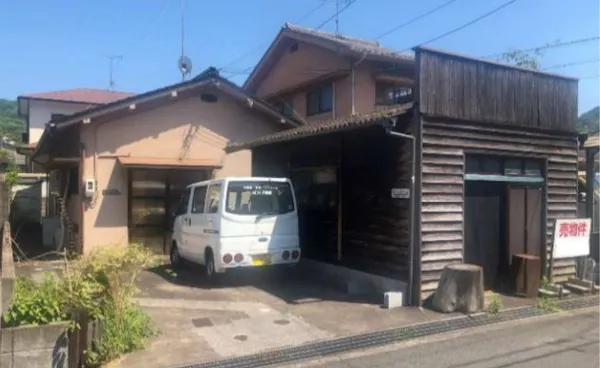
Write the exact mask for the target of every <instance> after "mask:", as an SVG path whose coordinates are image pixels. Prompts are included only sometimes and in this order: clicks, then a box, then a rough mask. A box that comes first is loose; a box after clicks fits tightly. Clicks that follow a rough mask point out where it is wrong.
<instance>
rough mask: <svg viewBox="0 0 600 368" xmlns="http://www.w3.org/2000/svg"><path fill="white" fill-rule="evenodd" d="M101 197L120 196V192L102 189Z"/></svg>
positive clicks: (112, 189)
mask: <svg viewBox="0 0 600 368" xmlns="http://www.w3.org/2000/svg"><path fill="white" fill-rule="evenodd" d="M102 195H103V196H115V195H121V191H120V190H118V189H114V188H110V189H104V190H103V191H102Z"/></svg>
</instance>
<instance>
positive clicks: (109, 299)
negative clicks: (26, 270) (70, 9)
mask: <svg viewBox="0 0 600 368" xmlns="http://www.w3.org/2000/svg"><path fill="white" fill-rule="evenodd" d="M151 262H152V255H151V253H150V252H149V251H148V250H147V249H146V248H144V247H143V246H140V245H136V244H132V245H130V246H127V247H124V246H118V245H115V246H103V247H98V248H97V249H96V250H94V251H93V252H92V253H91V254H89V255H85V256H83V257H80V258H79V259H77V260H75V261H73V262H69V263H66V264H65V270H64V273H63V275H62V277H61V278H57V277H55V276H54V275H53V274H51V273H47V274H45V275H44V279H43V281H42V282H41V283H36V282H35V281H33V280H32V279H31V278H19V279H18V280H17V283H16V287H15V294H14V297H13V300H12V304H11V307H10V309H9V310H8V312H7V313H5V315H4V319H5V322H6V323H7V324H8V325H10V326H19V325H40V324H47V323H51V322H57V321H67V320H69V315H70V313H71V312H72V311H76V310H82V309H83V310H85V311H87V312H88V313H89V315H90V317H91V318H92V319H94V320H97V321H100V323H101V324H102V326H103V329H102V331H103V333H102V335H101V337H100V340H99V341H98V342H97V343H96V344H95V346H94V348H93V349H92V351H88V352H86V357H87V360H88V361H89V363H90V365H98V364H100V363H105V362H108V361H110V360H112V359H115V358H117V357H118V356H120V355H121V354H124V353H128V352H131V351H133V350H136V349H140V348H142V347H143V344H144V340H145V339H146V338H147V337H150V336H152V334H153V330H152V323H151V319H150V317H149V316H148V315H147V314H146V313H144V311H142V310H141V309H140V308H139V307H138V306H137V305H135V304H134V303H132V301H131V298H132V297H133V295H134V293H135V290H136V289H135V284H136V281H137V276H138V275H139V273H140V272H141V271H142V270H143V269H144V268H145V267H147V266H148V265H149V264H150V263H151Z"/></svg>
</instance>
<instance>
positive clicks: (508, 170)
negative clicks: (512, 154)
mask: <svg viewBox="0 0 600 368" xmlns="http://www.w3.org/2000/svg"><path fill="white" fill-rule="evenodd" d="M522 163H523V161H522V160H521V159H518V158H511V159H508V160H506V161H505V163H504V175H523V170H522Z"/></svg>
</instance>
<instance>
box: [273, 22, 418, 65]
mask: <svg viewBox="0 0 600 368" xmlns="http://www.w3.org/2000/svg"><path fill="white" fill-rule="evenodd" d="M283 28H284V29H287V30H289V31H291V32H297V33H301V34H304V35H308V36H312V37H316V38H320V39H322V40H325V41H329V42H334V43H336V44H338V45H339V46H342V47H345V48H346V49H347V50H349V51H353V52H357V53H361V54H365V55H366V56H382V57H386V58H390V59H399V60H413V59H414V55H413V54H412V53H401V52H397V51H394V50H390V49H388V48H385V47H382V46H381V45H380V44H379V42H377V41H372V40H363V39H360V38H353V37H348V36H344V35H340V34H335V33H331V32H323V31H319V30H315V29H311V28H305V27H300V26H297V25H295V24H292V23H285V25H284V26H283Z"/></svg>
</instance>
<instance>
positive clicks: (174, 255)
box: [169, 243, 183, 268]
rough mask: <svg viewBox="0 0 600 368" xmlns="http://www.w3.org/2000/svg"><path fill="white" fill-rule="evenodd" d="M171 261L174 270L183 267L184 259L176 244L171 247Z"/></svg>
mask: <svg viewBox="0 0 600 368" xmlns="http://www.w3.org/2000/svg"><path fill="white" fill-rule="evenodd" d="M169 260H170V261H171V266H173V268H182V267H183V258H181V254H180V253H179V248H177V244H176V243H173V245H171V251H170V252H169Z"/></svg>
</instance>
